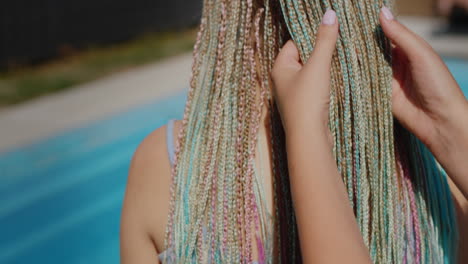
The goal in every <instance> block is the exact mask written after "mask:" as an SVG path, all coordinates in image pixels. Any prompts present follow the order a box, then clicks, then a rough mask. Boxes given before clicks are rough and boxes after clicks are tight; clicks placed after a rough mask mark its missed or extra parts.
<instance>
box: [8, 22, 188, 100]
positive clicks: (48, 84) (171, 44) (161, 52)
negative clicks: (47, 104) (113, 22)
mask: <svg viewBox="0 0 468 264" xmlns="http://www.w3.org/2000/svg"><path fill="white" fill-rule="evenodd" d="M195 35H196V30H195V29H190V30H186V31H182V32H165V33H153V34H149V35H146V36H143V37H140V38H138V39H135V40H132V41H129V42H126V43H121V44H116V45H111V46H106V47H94V48H89V49H86V50H84V51H80V52H76V53H74V54H71V55H67V56H65V57H62V58H59V59H55V60H53V61H50V62H47V63H44V64H41V65H37V66H28V67H23V68H21V69H16V70H10V71H7V72H3V73H0V108H1V107H6V106H8V105H12V104H16V103H20V102H24V101H26V100H29V99H32V98H36V97H39V96H41V95H44V94H50V93H53V92H57V91H62V90H65V89H68V88H70V87H73V86H75V85H77V84H81V83H85V82H89V81H92V80H95V79H98V78H100V77H102V76H105V75H108V74H111V73H115V72H119V71H124V70H126V69H129V68H132V67H135V66H140V65H144V64H147V63H151V62H154V61H157V60H160V59H162V58H166V57H169V56H173V55H177V54H180V53H183V52H187V51H190V50H191V49H192V48H193V44H194V41H195Z"/></svg>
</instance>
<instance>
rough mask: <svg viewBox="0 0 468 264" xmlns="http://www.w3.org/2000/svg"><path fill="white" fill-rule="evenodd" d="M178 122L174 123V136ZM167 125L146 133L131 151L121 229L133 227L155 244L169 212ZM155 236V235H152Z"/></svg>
mask: <svg viewBox="0 0 468 264" xmlns="http://www.w3.org/2000/svg"><path fill="white" fill-rule="evenodd" d="M179 127H180V122H179V121H176V122H175V124H174V128H173V131H170V132H172V133H173V138H176V134H177V131H178V128H179ZM167 128H168V127H167V125H165V126H163V127H160V128H158V129H156V130H154V131H153V132H152V133H150V134H149V135H148V136H147V137H146V138H145V139H144V140H143V141H142V142H141V143H140V144H139V146H138V147H137V149H136V150H135V152H134V154H133V157H132V160H131V163H130V169H129V173H128V179H127V187H126V192H125V199H124V206H123V210H122V228H129V229H131V226H135V227H136V228H138V229H140V230H138V232H142V233H145V234H146V235H150V236H151V237H152V240H154V241H156V244H157V245H160V243H157V242H158V240H160V239H158V238H159V237H163V234H164V229H165V224H166V221H167V214H168V212H169V199H170V191H169V189H170V184H171V165H170V161H169V155H168V149H167V132H168V131H167ZM153 236H155V237H153Z"/></svg>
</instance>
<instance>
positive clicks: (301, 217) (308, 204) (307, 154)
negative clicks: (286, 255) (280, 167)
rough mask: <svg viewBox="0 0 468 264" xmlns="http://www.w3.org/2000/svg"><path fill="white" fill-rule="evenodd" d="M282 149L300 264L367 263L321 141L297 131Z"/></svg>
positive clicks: (326, 147)
mask: <svg viewBox="0 0 468 264" xmlns="http://www.w3.org/2000/svg"><path fill="white" fill-rule="evenodd" d="M301 133H304V134H303V135H301ZM324 134H325V133H324ZM286 144H287V153H288V165H289V173H290V181H291V191H292V198H293V203H294V209H295V213H296V218H297V223H298V230H299V237H300V243H301V252H302V257H303V261H304V263H370V262H371V261H370V256H369V253H368V250H367V248H366V247H365V245H364V242H363V240H362V236H361V234H360V232H359V228H358V225H357V222H356V219H355V216H354V213H353V211H352V208H351V206H350V204H349V201H348V196H347V193H346V189H345V186H344V184H343V181H342V179H341V176H340V174H339V172H338V169H337V166H336V163H335V160H334V158H333V154H332V151H331V144H330V143H329V142H328V140H327V137H326V136H317V135H313V133H307V135H306V133H305V130H301V131H300V132H295V134H291V133H289V134H288V133H287V135H286ZM337 252H339V254H337Z"/></svg>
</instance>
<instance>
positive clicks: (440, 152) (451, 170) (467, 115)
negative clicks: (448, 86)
mask: <svg viewBox="0 0 468 264" xmlns="http://www.w3.org/2000/svg"><path fill="white" fill-rule="evenodd" d="M452 112H453V114H452V115H451V119H450V120H448V121H446V122H442V124H441V125H440V128H439V133H438V138H435V139H434V140H433V141H434V142H437V144H438V146H437V148H435V147H434V150H432V149H431V151H432V152H433V153H434V155H435V157H436V159H437V160H438V161H439V162H440V164H441V165H442V167H443V168H444V169H445V171H446V172H447V174H448V175H449V177H450V178H451V179H452V180H453V182H454V183H455V184H456V185H457V187H458V188H459V189H460V191H461V192H462V193H463V195H464V196H465V198H467V199H468V102H467V101H466V100H465V101H464V103H461V104H459V105H457V106H455V107H454V110H453V111H452ZM434 145H435V144H434Z"/></svg>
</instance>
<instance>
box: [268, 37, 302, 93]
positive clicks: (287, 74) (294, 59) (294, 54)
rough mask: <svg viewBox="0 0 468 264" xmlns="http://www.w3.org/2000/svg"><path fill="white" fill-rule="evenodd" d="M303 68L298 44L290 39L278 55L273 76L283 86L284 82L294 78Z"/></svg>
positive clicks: (272, 72)
mask: <svg viewBox="0 0 468 264" xmlns="http://www.w3.org/2000/svg"><path fill="white" fill-rule="evenodd" d="M301 68H302V64H301V62H300V57H299V51H298V50H297V47H296V44H294V42H293V41H292V40H288V42H286V44H284V46H283V48H281V50H280V52H279V53H278V55H277V57H276V60H275V64H274V66H273V69H272V71H271V77H272V78H273V81H274V82H275V83H276V84H277V85H279V86H282V84H283V83H288V82H289V81H290V80H292V78H294V76H296V74H297V73H298V72H299V71H300V70H301Z"/></svg>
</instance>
